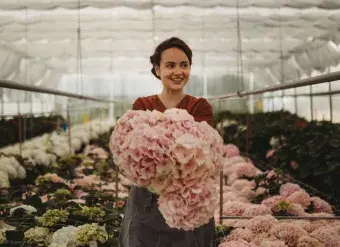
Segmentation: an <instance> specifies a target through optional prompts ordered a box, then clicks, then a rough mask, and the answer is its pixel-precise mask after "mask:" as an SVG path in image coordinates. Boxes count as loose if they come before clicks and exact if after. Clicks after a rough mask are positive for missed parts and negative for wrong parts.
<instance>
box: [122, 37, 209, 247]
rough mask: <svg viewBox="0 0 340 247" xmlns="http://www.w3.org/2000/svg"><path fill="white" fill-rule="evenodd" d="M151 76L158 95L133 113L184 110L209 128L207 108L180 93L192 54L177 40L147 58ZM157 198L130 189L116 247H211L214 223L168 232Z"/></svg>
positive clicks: (204, 103)
mask: <svg viewBox="0 0 340 247" xmlns="http://www.w3.org/2000/svg"><path fill="white" fill-rule="evenodd" d="M150 62H151V63H152V69H151V72H152V73H153V75H154V76H156V77H157V78H158V79H160V80H161V81H162V84H163V90H162V92H161V93H160V94H159V95H151V96H147V97H141V98H138V99H137V100H136V101H135V103H134V104H133V109H134V110H144V111H145V110H150V111H152V110H158V111H160V112H164V111H165V110H166V109H170V108H179V109H185V110H187V111H188V113H189V114H191V115H192V116H193V117H194V119H195V121H197V122H202V121H206V122H208V123H209V124H210V125H211V126H212V125H213V121H212V119H213V114H212V108H211V105H210V104H209V103H208V101H207V100H206V99H204V98H195V97H193V96H191V95H186V94H185V93H184V87H185V85H186V84H187V82H188V80H189V77H190V70H191V64H192V51H191V49H190V48H189V47H188V45H187V44H186V43H184V42H183V41H182V40H180V39H178V38H175V37H173V38H170V39H168V40H165V41H163V42H162V43H161V44H160V45H159V46H158V47H157V48H156V50H155V53H154V54H153V55H152V56H151V57H150ZM157 199H158V198H157V195H156V194H153V193H151V192H150V191H148V190H147V189H145V188H141V187H136V186H132V188H131V190H130V194H129V199H128V202H127V206H126V210H125V213H124V220H123V223H122V227H121V233H120V237H119V246H120V247H151V246H152V247H167V246H171V247H212V246H213V234H214V220H213V219H211V220H210V222H209V223H208V224H206V225H203V226H201V227H198V228H196V229H194V230H193V231H184V230H178V229H174V228H170V227H169V226H168V225H167V224H166V222H165V219H164V218H163V216H162V214H161V212H160V211H159V209H158V206H157Z"/></svg>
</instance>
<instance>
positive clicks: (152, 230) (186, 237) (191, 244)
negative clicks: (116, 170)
mask: <svg viewBox="0 0 340 247" xmlns="http://www.w3.org/2000/svg"><path fill="white" fill-rule="evenodd" d="M214 227H215V223H214V220H213V219H211V220H210V222H209V223H208V224H206V225H204V226H201V227H199V228H196V229H195V230H194V231H184V230H178V229H173V228H170V227H169V226H168V225H167V224H166V223H165V220H164V218H163V216H162V214H161V213H160V211H159V210H158V206H157V196H156V195H154V194H152V193H151V192H149V191H148V190H147V189H145V188H139V187H135V186H132V187H131V190H130V194H129V198H128V201H127V205H126V208H125V213H124V219H123V223H122V226H121V232H120V235H119V247H213V236H214Z"/></svg>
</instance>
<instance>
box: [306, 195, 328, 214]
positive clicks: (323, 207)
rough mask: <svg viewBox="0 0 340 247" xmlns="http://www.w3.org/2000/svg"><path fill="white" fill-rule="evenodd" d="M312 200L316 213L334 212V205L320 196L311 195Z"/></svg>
mask: <svg viewBox="0 0 340 247" xmlns="http://www.w3.org/2000/svg"><path fill="white" fill-rule="evenodd" d="M310 200H311V202H312V203H313V204H314V213H328V214H333V209H332V206H331V205H330V204H329V203H328V202H326V201H325V200H323V199H321V198H320V197H315V196H314V197H311V199H310Z"/></svg>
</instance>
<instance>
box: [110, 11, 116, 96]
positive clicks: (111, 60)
mask: <svg viewBox="0 0 340 247" xmlns="http://www.w3.org/2000/svg"><path fill="white" fill-rule="evenodd" d="M111 23H113V8H112V12H111ZM113 33H114V32H113V30H112V33H111V35H112V36H111V47H110V67H109V71H110V74H111V80H112V97H111V99H112V100H114V89H115V86H114V81H113Z"/></svg>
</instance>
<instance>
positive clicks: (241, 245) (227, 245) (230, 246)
mask: <svg viewBox="0 0 340 247" xmlns="http://www.w3.org/2000/svg"><path fill="white" fill-rule="evenodd" d="M218 247H257V246H256V245H253V244H250V243H248V242H246V241H244V240H242V239H240V240H237V241H230V242H227V241H226V242H223V243H221V244H220V245H219V246H218Z"/></svg>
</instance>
